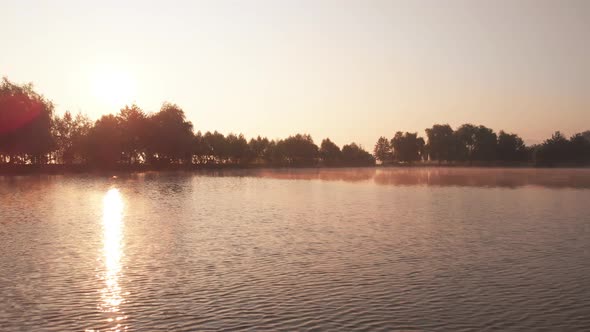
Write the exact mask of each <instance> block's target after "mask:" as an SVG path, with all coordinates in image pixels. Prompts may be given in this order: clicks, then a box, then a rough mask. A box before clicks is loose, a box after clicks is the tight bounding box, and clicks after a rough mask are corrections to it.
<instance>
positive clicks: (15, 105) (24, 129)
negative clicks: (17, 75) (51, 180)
mask: <svg viewBox="0 0 590 332" xmlns="http://www.w3.org/2000/svg"><path fill="white" fill-rule="evenodd" d="M53 109H54V107H53V103H52V102H51V101H49V100H47V99H45V97H43V96H42V95H40V94H38V93H37V92H35V91H34V90H33V85H32V84H24V85H18V84H15V83H12V82H10V81H9V80H8V79H7V78H3V79H2V81H1V82H0V156H1V157H0V162H2V161H5V162H8V163H15V162H16V163H33V164H40V163H45V162H47V159H48V155H49V153H50V152H51V151H52V150H53V149H54V148H55V141H54V137H53V135H52V125H53Z"/></svg>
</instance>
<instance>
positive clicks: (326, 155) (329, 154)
mask: <svg viewBox="0 0 590 332" xmlns="http://www.w3.org/2000/svg"><path fill="white" fill-rule="evenodd" d="M320 158H321V159H322V162H323V163H324V164H325V165H327V166H336V165H338V164H339V163H340V162H341V161H342V151H340V148H339V147H338V145H336V144H335V143H334V142H332V141H331V140H330V139H329V138H326V139H324V140H323V141H322V144H321V145H320Z"/></svg>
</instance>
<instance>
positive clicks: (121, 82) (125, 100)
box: [92, 69, 136, 107]
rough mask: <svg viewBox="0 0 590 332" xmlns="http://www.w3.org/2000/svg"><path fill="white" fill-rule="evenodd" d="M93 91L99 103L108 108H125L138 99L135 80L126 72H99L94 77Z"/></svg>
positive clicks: (109, 70) (105, 70) (106, 70)
mask: <svg viewBox="0 0 590 332" xmlns="http://www.w3.org/2000/svg"><path fill="white" fill-rule="evenodd" d="M92 90H93V93H94V96H95V97H96V98H97V99H98V100H99V102H101V103H102V104H104V105H105V106H108V107H123V106H124V105H126V104H131V103H133V102H135V99H136V98H135V95H136V82H135V79H134V78H133V76H132V75H130V74H129V73H127V72H125V71H120V70H114V69H101V70H97V71H96V73H95V74H94V75H93V77H92Z"/></svg>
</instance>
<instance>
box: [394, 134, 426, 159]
mask: <svg viewBox="0 0 590 332" xmlns="http://www.w3.org/2000/svg"><path fill="white" fill-rule="evenodd" d="M391 146H393V155H394V158H395V159H396V160H399V161H402V162H409V163H412V162H415V161H420V160H422V156H423V155H424V139H423V138H422V137H418V133H408V132H406V133H402V132H401V131H398V132H397V133H395V136H394V137H393V139H392V140H391Z"/></svg>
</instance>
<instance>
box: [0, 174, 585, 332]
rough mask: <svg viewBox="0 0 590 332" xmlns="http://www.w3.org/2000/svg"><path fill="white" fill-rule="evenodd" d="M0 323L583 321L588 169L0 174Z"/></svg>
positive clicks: (577, 325) (190, 326)
mask: <svg viewBox="0 0 590 332" xmlns="http://www.w3.org/2000/svg"><path fill="white" fill-rule="evenodd" d="M0 249H1V253H2V254H1V256H0V299H1V302H0V330H1V331H117V330H120V331H125V330H128V331H156V330H169V331H197V330H199V331H200V330H251V331H280V330H284V331H295V330H296V331H307V330H309V331H312V330H314V331H344V330H359V331H395V330H403V331H418V330H420V331H440V330H448V331H461V330H476V331H486V330H503V331H507V330H514V331H532V330H535V331H581V330H590V169H498V168H489V169H483V168H364V169H363V168H361V169H297V170H241V171H238V170H236V171H217V172H205V171H203V172H194V173H143V174H132V175H123V174H117V177H116V178H115V177H111V176H110V175H104V176H101V175H60V176H47V175H45V176H44V175H38V176H20V177H0Z"/></svg>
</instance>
